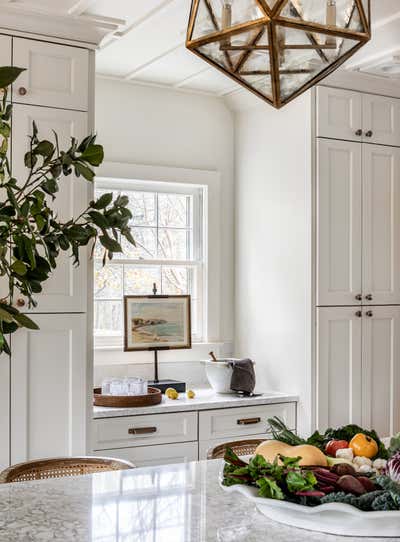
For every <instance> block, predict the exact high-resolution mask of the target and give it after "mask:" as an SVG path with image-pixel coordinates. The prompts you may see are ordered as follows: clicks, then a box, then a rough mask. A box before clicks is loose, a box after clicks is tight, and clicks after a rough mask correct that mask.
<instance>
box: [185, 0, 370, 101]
mask: <svg viewBox="0 0 400 542" xmlns="http://www.w3.org/2000/svg"><path fill="white" fill-rule="evenodd" d="M370 19H371V11H370V0H192V4H191V9H190V16H189V25H188V30H187V38H186V47H187V48H188V49H189V50H190V51H192V52H193V53H195V54H196V55H198V56H200V57H201V58H203V59H204V60H205V61H206V62H208V63H210V64H212V65H213V66H215V67H216V68H218V69H219V70H221V71H222V72H223V73H225V74H226V75H228V76H229V77H231V78H232V79H234V80H235V81H236V82H237V83H240V84H241V85H243V86H244V87H246V88H247V89H248V90H251V91H252V92H254V94H256V95H257V96H259V97H260V98H262V99H263V100H265V101H266V102H268V103H270V104H271V105H273V106H275V107H277V108H280V107H282V106H284V105H286V104H287V103H288V102H290V101H291V100H293V99H294V98H296V97H297V96H299V95H300V94H302V93H303V92H304V91H306V90H307V89H309V88H310V87H312V86H313V85H315V84H316V83H318V82H319V81H321V79H323V78H324V77H326V76H327V75H329V74H330V73H332V72H333V71H334V70H335V69H336V68H338V67H339V66H340V65H341V64H343V62H345V61H346V60H347V59H348V58H350V57H351V56H352V55H353V54H354V53H355V52H356V51H357V50H358V49H360V47H362V46H363V45H364V44H365V43H367V41H369V40H370V38H371V28H370Z"/></svg>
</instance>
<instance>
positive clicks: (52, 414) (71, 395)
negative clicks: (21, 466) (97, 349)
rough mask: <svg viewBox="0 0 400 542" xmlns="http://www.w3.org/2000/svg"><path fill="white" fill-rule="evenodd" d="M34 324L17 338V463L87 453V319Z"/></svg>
mask: <svg viewBox="0 0 400 542" xmlns="http://www.w3.org/2000/svg"><path fill="white" fill-rule="evenodd" d="M34 320H35V322H36V323H37V324H38V326H39V328H40V329H39V330H38V331H32V330H29V329H21V330H19V331H17V333H15V334H14V336H13V345H12V359H11V427H12V431H11V463H19V462H20V461H28V460H30V459H38V458H43V457H57V456H69V455H82V454H83V455H84V454H85V453H86V416H87V414H88V412H87V398H88V393H89V390H88V389H87V378H86V372H87V354H86V342H87V337H86V315H84V314H67V315H65V314H36V315H35V316H34Z"/></svg>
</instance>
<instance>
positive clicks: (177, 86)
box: [174, 66, 212, 88]
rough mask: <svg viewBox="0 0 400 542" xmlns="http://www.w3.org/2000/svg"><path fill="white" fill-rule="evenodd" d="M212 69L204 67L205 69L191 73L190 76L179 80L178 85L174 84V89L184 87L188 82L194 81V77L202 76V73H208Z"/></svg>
mask: <svg viewBox="0 0 400 542" xmlns="http://www.w3.org/2000/svg"><path fill="white" fill-rule="evenodd" d="M211 70H212V68H211V66H206V67H205V68H203V69H201V70H199V71H197V72H196V73H192V74H191V75H188V76H187V77H184V78H183V79H181V80H180V81H179V82H178V83H175V84H174V88H182V87H184V86H185V85H186V83H188V82H189V81H192V80H193V79H196V77H198V76H199V75H202V74H203V73H205V72H209V71H211Z"/></svg>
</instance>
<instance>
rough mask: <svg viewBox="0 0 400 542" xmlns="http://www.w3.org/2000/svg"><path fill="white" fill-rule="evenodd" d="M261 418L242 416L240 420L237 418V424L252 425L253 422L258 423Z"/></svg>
mask: <svg viewBox="0 0 400 542" xmlns="http://www.w3.org/2000/svg"><path fill="white" fill-rule="evenodd" d="M260 421H261V418H243V419H242V420H238V421H237V423H238V425H253V424H255V423H260Z"/></svg>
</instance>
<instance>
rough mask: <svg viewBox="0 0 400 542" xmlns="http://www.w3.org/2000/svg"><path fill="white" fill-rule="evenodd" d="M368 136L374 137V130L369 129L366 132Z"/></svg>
mask: <svg viewBox="0 0 400 542" xmlns="http://www.w3.org/2000/svg"><path fill="white" fill-rule="evenodd" d="M365 135H366V137H372V136H373V135H374V133H373V131H372V130H368V132H365Z"/></svg>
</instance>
